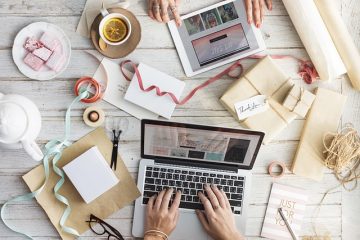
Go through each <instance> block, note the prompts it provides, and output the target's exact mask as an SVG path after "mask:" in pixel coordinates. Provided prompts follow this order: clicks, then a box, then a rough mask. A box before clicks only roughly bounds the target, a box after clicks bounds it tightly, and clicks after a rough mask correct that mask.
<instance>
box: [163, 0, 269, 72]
mask: <svg viewBox="0 0 360 240" xmlns="http://www.w3.org/2000/svg"><path fill="white" fill-rule="evenodd" d="M181 19H182V20H183V24H182V25H181V27H179V28H178V27H177V26H176V23H175V21H174V20H172V21H170V22H169V23H168V26H169V29H170V32H171V35H172V38H173V40H174V43H175V46H176V49H177V51H178V54H179V57H180V60H181V63H182V65H183V67H184V71H185V74H186V76H188V77H192V76H194V75H197V74H199V73H203V72H206V71H208V70H210V69H213V68H217V67H219V66H222V65H225V64H227V63H230V62H233V61H235V60H238V59H240V58H245V57H247V56H250V55H253V54H256V53H258V52H261V51H264V50H265V49H266V46H265V42H264V40H263V38H262V35H261V32H260V30H259V29H257V28H256V27H255V26H254V25H253V24H251V25H250V24H248V22H247V17H246V11H245V5H244V1H243V0H227V1H223V2H220V3H218V4H215V5H212V6H210V7H207V8H204V9H201V10H199V11H196V12H193V13H190V14H187V15H184V16H182V17H181Z"/></svg>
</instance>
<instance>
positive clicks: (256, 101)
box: [234, 95, 269, 120]
mask: <svg viewBox="0 0 360 240" xmlns="http://www.w3.org/2000/svg"><path fill="white" fill-rule="evenodd" d="M234 106H235V110H236V113H237V116H238V118H239V120H244V119H245V118H248V117H250V116H253V115H255V114H258V113H261V112H265V111H266V110H268V109H269V104H268V102H267V100H266V96H265V95H257V96H255V97H252V98H249V99H247V100H244V101H240V102H237V103H235V105H234Z"/></svg>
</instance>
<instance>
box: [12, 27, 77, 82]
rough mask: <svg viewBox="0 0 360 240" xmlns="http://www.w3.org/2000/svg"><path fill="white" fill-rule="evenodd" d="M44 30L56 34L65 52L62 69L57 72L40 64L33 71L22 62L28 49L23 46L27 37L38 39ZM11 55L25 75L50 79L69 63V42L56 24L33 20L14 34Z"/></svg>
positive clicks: (38, 78) (32, 77) (36, 78)
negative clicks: (37, 68) (39, 66)
mask: <svg viewBox="0 0 360 240" xmlns="http://www.w3.org/2000/svg"><path fill="white" fill-rule="evenodd" d="M44 32H47V33H49V34H51V35H53V36H56V37H57V38H58V39H59V41H60V43H61V44H62V51H63V54H65V57H66V61H65V64H64V66H63V67H62V69H61V70H60V71H58V72H56V71H54V70H51V69H50V68H48V67H47V66H45V65H44V66H42V67H41V68H40V70H39V71H35V70H33V69H32V68H31V67H29V66H28V65H26V64H25V63H24V58H25V56H26V54H27V53H28V51H27V50H26V49H25V48H24V43H25V41H26V39H27V38H28V37H35V38H36V39H40V37H41V35H42V34H43V33H44ZM12 55H13V59H14V62H15V64H16V66H17V67H18V68H19V70H20V72H21V73H22V74H24V75H25V76H27V77H29V78H31V79H35V80H50V79H53V78H55V77H57V76H58V75H59V74H61V73H62V72H63V71H64V70H65V69H66V68H67V66H68V65H69V62H70V57H71V44H70V40H69V38H68V37H67V36H66V34H65V32H64V31H63V30H62V29H61V28H59V27H58V26H56V25H54V24H51V23H46V22H35V23H32V24H30V25H28V26H26V27H24V28H23V29H21V31H20V32H19V33H18V34H17V35H16V37H15V40H14V45H13V49H12Z"/></svg>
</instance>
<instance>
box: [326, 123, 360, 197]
mask: <svg viewBox="0 0 360 240" xmlns="http://www.w3.org/2000/svg"><path fill="white" fill-rule="evenodd" d="M323 144H324V147H325V151H324V155H325V160H324V164H325V166H327V167H328V168H329V169H331V170H333V171H334V174H335V176H336V178H337V179H338V180H339V181H340V183H341V184H342V185H343V187H344V188H345V189H346V190H348V191H352V190H354V189H355V188H356V187H357V182H358V179H359V177H360V174H359V170H360V168H359V165H360V136H359V134H358V132H357V131H356V129H354V127H353V126H352V125H351V124H347V125H346V126H345V128H343V129H342V130H341V131H340V132H339V133H327V134H325V135H324V138H323ZM353 181H355V184H353V186H352V187H350V188H349V187H348V184H347V183H350V182H353Z"/></svg>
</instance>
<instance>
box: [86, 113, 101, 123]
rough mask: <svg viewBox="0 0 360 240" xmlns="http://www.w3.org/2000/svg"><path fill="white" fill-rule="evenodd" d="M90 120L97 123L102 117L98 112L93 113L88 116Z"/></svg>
mask: <svg viewBox="0 0 360 240" xmlns="http://www.w3.org/2000/svg"><path fill="white" fill-rule="evenodd" d="M88 118H89V120H90V121H91V122H97V121H98V120H99V118H100V115H99V113H98V112H96V111H91V112H90V113H89V115H88Z"/></svg>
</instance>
